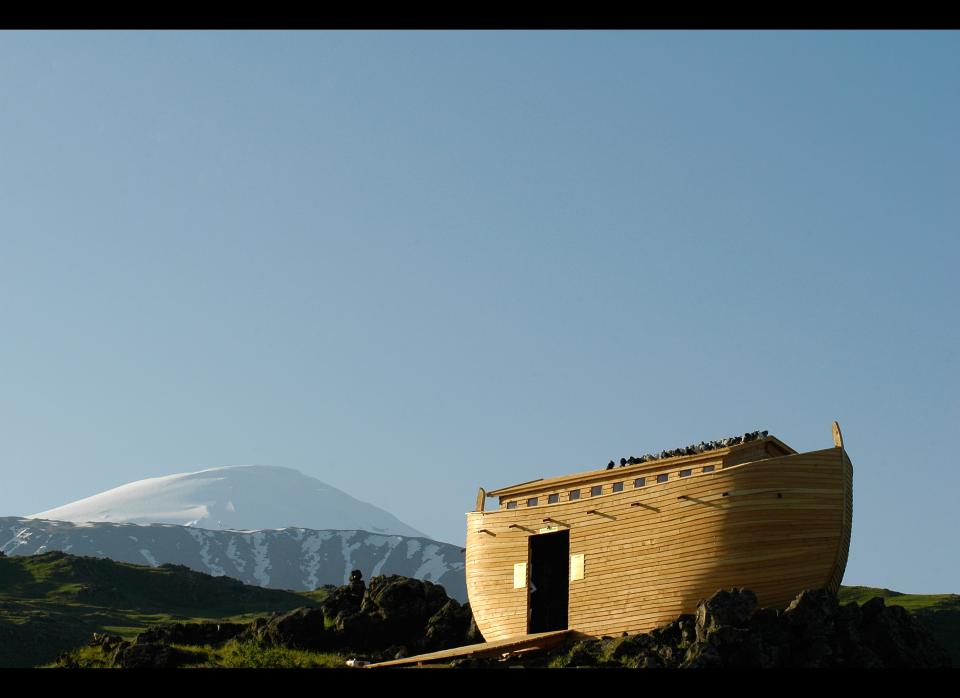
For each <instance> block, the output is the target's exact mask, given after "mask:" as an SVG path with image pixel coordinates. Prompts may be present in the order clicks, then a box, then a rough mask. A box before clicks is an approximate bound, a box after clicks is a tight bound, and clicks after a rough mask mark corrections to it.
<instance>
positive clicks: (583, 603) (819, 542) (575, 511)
mask: <svg viewBox="0 0 960 698" xmlns="http://www.w3.org/2000/svg"><path fill="white" fill-rule="evenodd" d="M771 441H774V442H776V444H779V445H781V446H784V449H783V450H780V451H774V450H773V449H772V448H771V446H767V445H765V444H764V443H763V442H761V444H759V445H756V444H750V446H751V447H752V448H746V447H742V448H740V449H729V450H727V451H725V452H723V453H719V454H716V455H715V456H713V454H709V455H706V454H705V455H704V456H700V457H697V458H692V459H691V458H676V459H670V461H662V462H660V463H654V464H650V463H647V464H646V465H645V466H643V467H639V466H634V467H628V468H621V469H614V470H610V471H607V472H606V473H601V474H597V473H592V474H583V476H582V477H580V478H579V479H577V478H575V477H573V476H571V477H567V478H553V479H552V480H543V481H539V482H535V483H531V484H528V485H526V486H517V487H516V488H513V489H512V491H510V492H507V490H503V491H502V492H506V493H507V496H502V495H501V502H502V503H505V502H506V501H507V500H511V501H518V502H519V504H518V508H515V509H506V508H501V509H499V510H497V511H489V512H484V511H476V512H472V513H469V514H467V554H466V578H467V592H468V595H469V597H470V605H471V608H472V610H473V614H474V618H475V619H476V622H477V627H478V628H479V629H480V631H481V633H483V636H484V638H485V639H486V640H487V641H497V640H501V639H504V638H508V637H513V636H518V635H524V634H526V633H528V632H530V629H531V627H536V628H537V629H538V630H559V629H561V628H551V627H544V625H543V619H544V618H545V617H546V616H545V615H544V612H543V611H542V609H543V608H544V605H545V603H546V605H547V606H549V604H550V603H555V604H559V603H565V604H567V609H566V613H562V612H560V611H561V610H562V609H554V611H553V613H551V614H549V615H550V617H553V618H562V619H563V621H564V622H566V623H567V626H566V627H569V628H570V629H573V630H577V631H580V632H583V633H586V634H588V635H595V636H599V635H609V634H618V633H621V632H630V633H636V632H647V631H649V630H651V629H653V628H655V627H657V626H658V625H661V624H663V623H665V622H668V621H670V620H672V619H674V618H675V617H676V616H677V615H679V614H681V613H690V612H692V611H694V609H695V608H696V605H697V602H698V601H699V600H700V599H703V598H707V597H709V596H710V595H712V594H713V593H714V592H716V591H717V590H718V589H723V588H732V587H749V588H750V589H752V590H753V591H754V592H756V594H757V597H758V601H759V603H760V604H761V605H763V606H772V607H780V608H783V607H785V606H786V605H787V604H788V603H789V602H790V601H791V600H792V599H793V598H794V597H795V596H796V594H797V593H799V592H800V591H802V590H804V589H808V588H829V589H831V590H833V591H836V590H837V589H838V588H839V585H840V581H841V579H842V577H843V571H844V568H845V567H846V561H847V550H848V548H849V543H850V529H851V523H852V478H853V467H852V465H851V463H850V460H849V458H848V457H847V455H846V452H845V451H844V449H843V448H842V446H838V447H835V448H829V449H825V450H822V451H812V452H808V453H791V454H790V455H777V456H774V457H770V453H772V452H777V453H782V452H784V451H792V449H789V447H785V445H783V444H782V443H781V442H779V441H776V440H775V439H768V440H765V442H766V443H770V442H771ZM754 456H756V458H755V459H753V460H749V459H750V458H754ZM711 457H712V460H711ZM745 458H746V459H748V460H746V462H743V461H744V459H745ZM710 466H713V467H712V468H710ZM687 469H689V470H690V474H689V475H687V476H685V477H680V471H681V470H684V471H685V470H687ZM705 469H706V472H704V470H705ZM657 474H667V475H668V479H667V481H666V482H660V483H658V482H657V481H656V475H657ZM639 477H644V480H645V482H644V484H643V486H640V487H635V486H634V483H635V481H636V479H637V478H639ZM620 482H622V483H624V484H623V488H622V490H620V491H613V485H614V483H620ZM597 485H600V486H601V487H602V494H600V495H598V496H590V487H591V486H597ZM578 488H579V489H580V490H581V492H582V493H581V498H580V499H578V500H574V501H569V500H568V496H569V491H570V490H573V489H578ZM508 489H510V488H508ZM552 493H553V494H558V495H559V500H560V501H558V502H557V503H550V504H548V503H546V502H547V501H548V497H549V495H550V494H552ZM534 496H536V497H537V500H538V501H537V504H536V505H533V506H522V505H525V504H526V502H527V499H529V498H531V497H534ZM560 531H567V532H568V533H567V534H566V535H568V536H569V543H565V542H563V541H560V537H555V538H554V540H555V541H558V543H555V544H551V546H550V547H551V548H555V547H556V545H557V544H563V545H568V550H567V551H565V552H568V553H569V556H570V557H569V559H570V561H571V562H570V565H569V566H568V565H566V559H564V560H563V562H564V564H563V565H559V563H555V562H552V561H555V560H557V559H558V558H557V557H556V556H553V557H550V558H545V557H543V556H542V555H541V556H540V559H541V560H551V562H549V563H543V564H557V565H558V567H562V568H563V569H562V571H555V572H554V573H553V579H556V578H558V577H559V578H560V579H561V582H556V581H554V582H551V585H552V588H544V587H543V586H541V588H539V589H537V588H535V586H534V588H531V585H530V583H529V582H530V580H531V579H543V570H536V571H531V569H530V568H531V567H533V566H534V565H536V564H537V555H538V553H537V551H538V550H540V549H541V548H544V546H543V545H542V544H541V542H540V541H541V540H545V538H544V537H545V536H550V535H551V534H554V533H556V532H560ZM580 555H582V556H583V557H582V577H580V575H579V574H578V572H579V565H578V563H579V562H580V561H579V560H577V559H576V558H577V556H580ZM524 563H526V564H524ZM577 577H580V578H577ZM557 584H564V585H566V587H567V588H566V589H565V590H562V589H560V590H558V589H557ZM564 591H565V592H566V593H565V594H564V593H563V592H564ZM531 594H540V596H539V597H536V596H533V597H532V600H531ZM545 596H548V597H549V599H548V600H547V601H546V602H545V601H544V598H545ZM564 597H566V598H564ZM551 600H554V601H551ZM537 614H539V617H538V615H537Z"/></svg>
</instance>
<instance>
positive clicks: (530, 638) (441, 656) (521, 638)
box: [367, 630, 580, 669]
mask: <svg viewBox="0 0 960 698" xmlns="http://www.w3.org/2000/svg"><path fill="white" fill-rule="evenodd" d="M579 635H580V633H577V632H576V631H574V630H553V631H551V632H548V633H534V634H533V635H515V636H514V637H508V638H506V639H504V640H498V641H496V642H481V643H479V644H477V645H465V646H463V647H454V648H453V649H449V650H441V651H440V652H430V653H428V654H418V655H416V656H414V657H404V658H403V659H393V660H391V661H389V662H377V663H376V664H369V665H368V666H367V668H368V669H375V668H378V667H400V666H418V665H421V664H442V663H444V662H449V661H452V660H454V659H459V658H461V657H475V658H477V659H479V658H483V657H499V656H501V655H504V654H515V653H517V654H518V653H520V652H531V651H533V650H543V649H549V648H551V647H556V646H557V645H559V644H561V643H563V642H564V641H565V640H567V639H569V638H571V637H574V636H579Z"/></svg>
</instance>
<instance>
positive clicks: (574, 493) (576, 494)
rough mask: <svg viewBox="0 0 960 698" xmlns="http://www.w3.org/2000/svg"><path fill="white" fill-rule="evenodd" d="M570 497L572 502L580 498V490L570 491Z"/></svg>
mask: <svg viewBox="0 0 960 698" xmlns="http://www.w3.org/2000/svg"><path fill="white" fill-rule="evenodd" d="M569 499H570V501H571V502H572V501H573V500H574V499H580V490H573V491H572V492H571V493H570V496H569Z"/></svg>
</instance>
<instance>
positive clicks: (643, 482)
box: [633, 477, 647, 487]
mask: <svg viewBox="0 0 960 698" xmlns="http://www.w3.org/2000/svg"><path fill="white" fill-rule="evenodd" d="M646 484H647V478H645V477H638V478H637V479H636V480H634V481H633V486H634V487H643V486H644V485H646Z"/></svg>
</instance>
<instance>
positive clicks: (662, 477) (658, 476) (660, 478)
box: [657, 473, 670, 482]
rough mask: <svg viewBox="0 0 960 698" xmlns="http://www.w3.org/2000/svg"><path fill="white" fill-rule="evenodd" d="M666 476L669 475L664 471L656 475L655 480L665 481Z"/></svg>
mask: <svg viewBox="0 0 960 698" xmlns="http://www.w3.org/2000/svg"><path fill="white" fill-rule="evenodd" d="M668 477H670V476H669V475H667V474H666V473H663V474H662V475H657V482H666V481H667V478H668Z"/></svg>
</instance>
